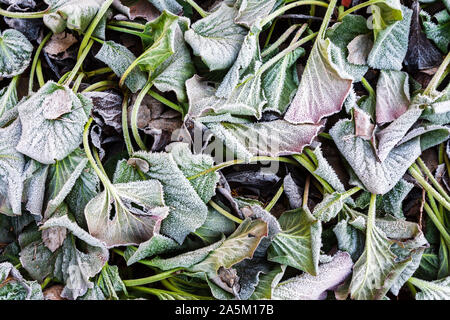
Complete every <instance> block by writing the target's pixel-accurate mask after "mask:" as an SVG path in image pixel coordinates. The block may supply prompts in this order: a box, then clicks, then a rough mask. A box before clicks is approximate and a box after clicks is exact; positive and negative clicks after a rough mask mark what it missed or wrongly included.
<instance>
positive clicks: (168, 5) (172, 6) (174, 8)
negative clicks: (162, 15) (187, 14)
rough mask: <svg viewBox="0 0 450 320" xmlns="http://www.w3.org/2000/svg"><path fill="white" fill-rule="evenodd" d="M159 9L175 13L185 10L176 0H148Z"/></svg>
mask: <svg viewBox="0 0 450 320" xmlns="http://www.w3.org/2000/svg"><path fill="white" fill-rule="evenodd" d="M148 1H149V2H150V3H151V4H152V5H154V6H155V8H157V9H158V10H159V11H161V12H163V11H164V10H167V11H169V12H171V13H173V14H176V15H179V14H181V13H182V12H183V7H182V6H181V5H180V4H179V3H178V2H177V1H176V0H148Z"/></svg>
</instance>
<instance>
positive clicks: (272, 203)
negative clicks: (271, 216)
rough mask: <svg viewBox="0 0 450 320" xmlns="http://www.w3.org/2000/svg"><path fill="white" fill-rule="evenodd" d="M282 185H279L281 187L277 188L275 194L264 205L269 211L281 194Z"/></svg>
mask: <svg viewBox="0 0 450 320" xmlns="http://www.w3.org/2000/svg"><path fill="white" fill-rule="evenodd" d="M283 191H284V187H283V185H281V187H280V188H279V189H278V191H277V193H275V196H274V197H273V198H272V200H270V202H269V204H268V205H267V206H266V207H265V209H266V211H268V212H270V210H272V208H273V207H274V205H275V204H276V203H277V201H278V200H279V199H280V197H281V195H282V194H283Z"/></svg>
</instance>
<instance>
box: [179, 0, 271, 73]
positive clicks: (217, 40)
mask: <svg viewBox="0 0 450 320" xmlns="http://www.w3.org/2000/svg"><path fill="white" fill-rule="evenodd" d="M271 1H272V0H271ZM236 14H237V11H236V9H234V8H231V7H229V6H227V5H226V4H224V3H223V4H222V5H221V6H220V7H219V8H218V9H217V10H216V11H214V12H213V13H211V14H210V15H208V16H207V17H206V18H203V19H201V20H198V21H197V22H195V23H194V24H193V25H192V27H191V29H190V30H188V31H186V33H185V35H184V38H185V39H186V42H187V43H189V45H190V46H191V47H192V49H193V51H194V54H195V55H196V56H200V57H201V58H202V61H203V62H204V63H205V64H206V65H207V66H208V67H209V70H210V71H213V70H221V69H226V68H228V67H230V66H231V65H232V64H233V62H234V61H235V60H236V57H237V55H238V53H239V50H240V49H241V45H242V42H243V41H244V37H245V35H246V34H247V30H246V29H245V28H243V27H241V26H239V25H237V24H236V23H234V21H233V19H234V18H235V17H236Z"/></svg>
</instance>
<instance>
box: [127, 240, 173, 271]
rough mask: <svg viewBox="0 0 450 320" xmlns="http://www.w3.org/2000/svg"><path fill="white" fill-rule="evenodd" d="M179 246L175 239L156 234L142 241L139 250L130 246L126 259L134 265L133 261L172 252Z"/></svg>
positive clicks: (129, 263)
mask: <svg viewBox="0 0 450 320" xmlns="http://www.w3.org/2000/svg"><path fill="white" fill-rule="evenodd" d="M179 247H180V245H179V244H178V243H176V242H175V241H174V240H172V239H170V238H168V237H166V236H164V235H161V234H154V235H153V237H151V238H150V240H147V241H145V242H142V243H141V244H140V245H139V247H138V248H137V250H133V249H131V248H132V247H128V248H127V250H126V251H125V259H126V260H127V265H132V264H133V263H136V262H138V261H139V260H142V259H145V258H147V257H151V256H154V255H157V254H163V253H170V252H172V251H174V250H176V249H177V248H179Z"/></svg>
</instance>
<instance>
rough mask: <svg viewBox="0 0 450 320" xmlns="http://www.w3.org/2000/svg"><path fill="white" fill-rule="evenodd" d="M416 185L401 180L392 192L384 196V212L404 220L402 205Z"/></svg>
mask: <svg viewBox="0 0 450 320" xmlns="http://www.w3.org/2000/svg"><path fill="white" fill-rule="evenodd" d="M413 187H414V185H413V184H412V183H409V182H407V181H406V180H404V179H401V180H400V181H399V182H398V183H397V184H396V185H395V187H394V188H392V190H391V191H389V192H388V193H386V194H384V195H383V196H382V202H381V203H382V207H383V211H385V212H386V213H390V214H392V215H393V216H394V217H396V218H399V219H404V216H403V210H402V203H403V200H405V198H406V196H407V195H408V193H409V192H410V191H411V190H412V188H413Z"/></svg>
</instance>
